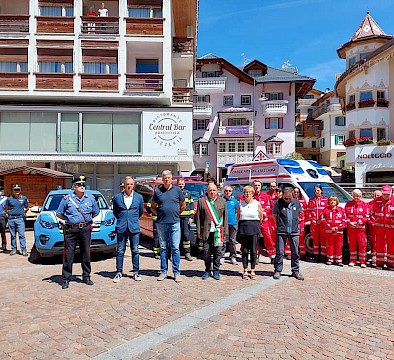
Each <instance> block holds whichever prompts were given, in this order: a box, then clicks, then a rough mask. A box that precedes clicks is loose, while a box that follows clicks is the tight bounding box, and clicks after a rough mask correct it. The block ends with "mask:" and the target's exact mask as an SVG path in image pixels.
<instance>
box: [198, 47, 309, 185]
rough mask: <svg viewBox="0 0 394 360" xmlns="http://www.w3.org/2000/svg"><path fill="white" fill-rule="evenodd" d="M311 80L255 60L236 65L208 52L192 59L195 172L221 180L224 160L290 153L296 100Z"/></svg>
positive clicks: (291, 71) (248, 159) (232, 161)
mask: <svg viewBox="0 0 394 360" xmlns="http://www.w3.org/2000/svg"><path fill="white" fill-rule="evenodd" d="M314 82H315V80H314V79H311V78H308V77H304V76H300V75H298V74H297V73H296V72H295V71H294V70H293V69H275V68H270V67H268V66H266V65H265V64H263V63H261V62H259V61H256V60H255V61H252V62H251V63H249V64H247V65H246V66H244V67H243V68H238V67H236V66H234V65H232V64H230V63H229V62H227V61H226V60H225V59H223V58H219V57H217V56H215V55H213V54H209V55H206V56H204V57H202V58H199V59H197V67H196V79H195V93H194V96H193V101H194V110H193V118H194V120H193V130H194V131H193V148H194V166H195V169H196V170H195V171H194V173H199V174H201V173H203V172H204V170H205V169H206V170H208V171H209V173H210V175H212V176H214V177H216V178H217V179H218V180H219V181H222V179H223V178H224V177H225V175H226V171H227V166H228V165H230V164H233V163H239V162H248V161H251V160H252V159H253V157H254V155H256V154H258V153H259V152H260V151H262V153H264V154H266V155H267V156H268V157H270V158H278V157H284V156H285V155H287V154H289V153H292V152H294V151H295V125H294V119H295V110H296V99H297V98H298V97H302V96H304V95H305V93H306V92H307V91H308V90H309V89H310V88H311V87H312V85H313V84H314Z"/></svg>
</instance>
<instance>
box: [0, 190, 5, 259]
mask: <svg viewBox="0 0 394 360" xmlns="http://www.w3.org/2000/svg"><path fill="white" fill-rule="evenodd" d="M6 201H7V197H6V196H4V191H3V189H2V188H0V234H1V250H3V252H5V251H7V237H6V235H5V229H6V224H7V214H6V212H5V205H6Z"/></svg>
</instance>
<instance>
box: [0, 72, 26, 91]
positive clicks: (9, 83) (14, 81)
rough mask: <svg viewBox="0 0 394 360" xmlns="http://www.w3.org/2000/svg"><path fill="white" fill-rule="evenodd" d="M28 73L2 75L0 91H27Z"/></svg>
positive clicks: (0, 75)
mask: <svg viewBox="0 0 394 360" xmlns="http://www.w3.org/2000/svg"><path fill="white" fill-rule="evenodd" d="M28 81H29V74H28V73H20V72H18V73H14V72H13V73H0V89H27V88H28Z"/></svg>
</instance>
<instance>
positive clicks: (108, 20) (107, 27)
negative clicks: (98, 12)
mask: <svg viewBox="0 0 394 360" xmlns="http://www.w3.org/2000/svg"><path fill="white" fill-rule="evenodd" d="M81 20H82V25H81V33H82V34H97V35H103V34H119V18H118V17H99V16H81Z"/></svg>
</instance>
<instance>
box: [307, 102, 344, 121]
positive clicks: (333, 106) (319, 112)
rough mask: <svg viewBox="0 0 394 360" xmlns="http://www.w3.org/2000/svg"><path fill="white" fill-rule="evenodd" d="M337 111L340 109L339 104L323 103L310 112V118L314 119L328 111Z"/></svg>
mask: <svg viewBox="0 0 394 360" xmlns="http://www.w3.org/2000/svg"><path fill="white" fill-rule="evenodd" d="M339 111H341V104H331V105H327V104H323V105H321V106H319V107H318V108H317V109H316V110H314V111H313V112H312V116H311V119H312V120H314V119H317V118H318V117H319V116H320V115H322V114H326V113H329V112H339Z"/></svg>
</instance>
